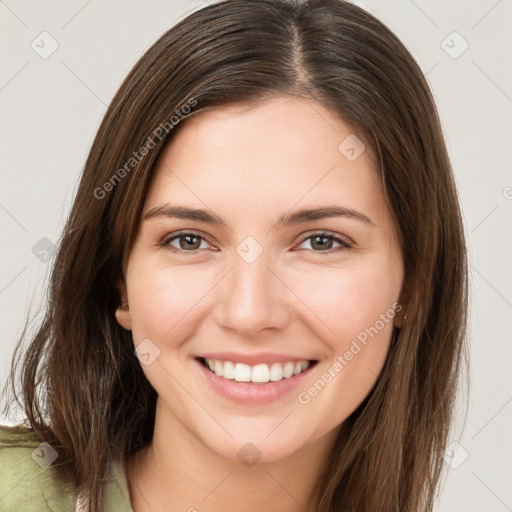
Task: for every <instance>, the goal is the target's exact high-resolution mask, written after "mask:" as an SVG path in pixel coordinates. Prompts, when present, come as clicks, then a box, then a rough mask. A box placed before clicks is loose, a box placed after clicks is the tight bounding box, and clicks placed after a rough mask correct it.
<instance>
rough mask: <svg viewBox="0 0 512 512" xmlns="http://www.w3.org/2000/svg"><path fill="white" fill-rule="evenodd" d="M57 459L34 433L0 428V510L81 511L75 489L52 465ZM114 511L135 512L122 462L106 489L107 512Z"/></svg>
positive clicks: (52, 450)
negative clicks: (60, 476)
mask: <svg viewBox="0 0 512 512" xmlns="http://www.w3.org/2000/svg"><path fill="white" fill-rule="evenodd" d="M57 457H58V454H57V452H56V451H55V449H54V448H53V447H52V446H50V445H49V444H46V443H41V442H40V441H39V440H38V439H37V437H36V434H35V432H34V431H33V430H31V429H29V428H27V427H22V426H16V427H9V426H6V425H0V511H1V512H42V511H51V512H75V510H80V508H79V507H77V492H76V490H75V489H74V488H73V487H72V486H71V485H68V484H65V483H63V482H62V481H61V480H59V479H58V478H57V476H56V475H55V473H54V471H53V470H52V468H51V466H50V464H51V463H52V462H53V461H54V460H55V459H56V458H57ZM84 510H86V509H84ZM114 511H115V512H133V509H132V507H131V505H130V494H129V492H128V485H127V480H126V473H125V470H124V467H123V465H122V464H119V463H116V464H115V465H114V473H113V477H112V478H111V479H110V480H109V481H108V483H107V484H106V486H105V489H104V512H114Z"/></svg>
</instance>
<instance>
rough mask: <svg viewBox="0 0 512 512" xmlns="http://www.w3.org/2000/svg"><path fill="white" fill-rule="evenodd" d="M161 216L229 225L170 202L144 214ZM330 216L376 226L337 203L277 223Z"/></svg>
mask: <svg viewBox="0 0 512 512" xmlns="http://www.w3.org/2000/svg"><path fill="white" fill-rule="evenodd" d="M160 216H164V217H175V218H178V219H187V220H195V221H198V222H205V223H208V224H213V225H218V226H223V227H227V224H226V223H225V222H224V221H223V220H222V219H221V218H220V217H218V216H217V215H215V214H213V213H209V212H207V211H205V210H201V209H195V208H187V207H184V206H172V205H169V204H165V205H162V206H156V207H155V208H152V209H151V210H149V211H148V212H147V213H146V214H145V215H144V218H143V220H148V219H152V218H154V217H160ZM328 217H349V218H352V219H356V220H360V221H362V222H364V223H366V224H369V225H371V226H375V224H374V223H373V222H372V221H371V219H370V218H369V217H367V216H366V215H364V214H363V213H361V212H358V211H356V210H353V209H351V208H346V207H344V206H336V205H334V206H324V207H321V208H310V209H307V208H306V209H302V210H297V211H295V212H292V213H289V214H285V215H283V216H282V217H280V219H279V220H278V221H277V223H276V224H275V225H276V226H277V227H289V226H294V225H296V224H302V223H306V222H311V221H314V220H318V219H325V218H328Z"/></svg>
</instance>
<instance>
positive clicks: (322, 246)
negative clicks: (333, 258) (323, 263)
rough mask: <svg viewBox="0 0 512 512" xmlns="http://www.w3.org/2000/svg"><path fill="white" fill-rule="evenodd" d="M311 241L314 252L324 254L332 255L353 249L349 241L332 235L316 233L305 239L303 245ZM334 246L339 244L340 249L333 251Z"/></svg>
mask: <svg viewBox="0 0 512 512" xmlns="http://www.w3.org/2000/svg"><path fill="white" fill-rule="evenodd" d="M309 240H311V242H310V246H311V247H312V249H313V251H314V252H318V253H322V254H332V253H333V252H338V251H343V250H345V249H349V248H350V247H352V246H351V244H350V243H349V242H348V240H346V239H345V238H342V237H340V236H338V235H334V234H331V233H323V232H322V233H314V234H313V235H309V236H307V237H305V238H303V239H302V242H301V245H302V244H303V243H304V242H306V241H309ZM333 244H339V246H340V247H338V248H336V247H335V248H334V249H333Z"/></svg>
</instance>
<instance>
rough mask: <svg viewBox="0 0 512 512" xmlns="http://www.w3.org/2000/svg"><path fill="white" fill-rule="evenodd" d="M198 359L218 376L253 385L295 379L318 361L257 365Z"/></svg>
mask: <svg viewBox="0 0 512 512" xmlns="http://www.w3.org/2000/svg"><path fill="white" fill-rule="evenodd" d="M196 360H197V361H198V362H199V363H200V364H201V365H202V366H203V367H204V368H205V369H206V370H208V372H210V373H211V374H213V375H215V376H216V377H220V378H221V379H223V380H225V381H231V382H233V383H234V382H239V383H246V384H247V383H249V384H251V385H252V384H256V385H272V383H275V382H279V381H288V380H295V379H296V378H297V377H299V376H300V375H303V374H304V372H306V371H307V372H308V373H309V370H310V369H311V368H312V367H314V366H315V365H316V364H317V363H318V361H317V360H316V359H310V360H306V359H305V360H302V361H283V362H273V363H260V364H256V365H248V364H245V363H239V362H234V361H225V360H220V359H210V358H206V357H196Z"/></svg>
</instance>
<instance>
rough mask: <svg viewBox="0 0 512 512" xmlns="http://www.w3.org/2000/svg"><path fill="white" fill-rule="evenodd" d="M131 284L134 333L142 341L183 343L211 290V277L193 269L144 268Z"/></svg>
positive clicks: (135, 273) (129, 286) (157, 266)
mask: <svg viewBox="0 0 512 512" xmlns="http://www.w3.org/2000/svg"><path fill="white" fill-rule="evenodd" d="M133 274H134V275H133V276H132V280H131V281H129V282H128V290H129V296H130V310H131V313H132V332H133V335H134V339H135V342H136V343H137V340H139V339H143V338H150V339H155V340H158V341H159V342H160V343H161V342H163V340H164V339H166V340H170V339H180V335H182V334H184V332H185V331H186V329H187V326H190V324H191V322H193V320H194V315H197V313H198V311H199V310H200V309H201V308H200V304H201V299H202V298H204V297H205V296H206V295H207V293H208V290H210V289H211V288H212V285H213V282H212V283H210V282H209V281H208V276H207V275H205V273H204V272H203V273H201V276H202V277H199V273H198V271H197V270H193V269H192V268H185V267H179V268H175V269H172V268H168V267H167V268H163V267H162V266H161V265H158V264H155V265H145V266H144V268H142V269H140V271H138V272H134V273H133Z"/></svg>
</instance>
